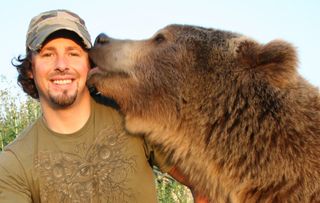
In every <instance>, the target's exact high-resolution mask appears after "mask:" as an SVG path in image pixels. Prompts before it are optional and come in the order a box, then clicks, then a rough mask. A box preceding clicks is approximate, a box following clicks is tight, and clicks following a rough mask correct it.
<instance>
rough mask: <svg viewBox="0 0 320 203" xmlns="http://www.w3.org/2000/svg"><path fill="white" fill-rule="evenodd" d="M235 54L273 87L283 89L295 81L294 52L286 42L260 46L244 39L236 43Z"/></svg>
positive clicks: (275, 41) (295, 63)
mask: <svg viewBox="0 0 320 203" xmlns="http://www.w3.org/2000/svg"><path fill="white" fill-rule="evenodd" d="M236 52H237V55H238V57H239V58H238V59H240V62H241V63H244V65H245V66H246V67H249V69H250V71H253V72H254V73H256V74H257V75H259V76H261V78H264V79H267V80H268V81H269V82H270V83H271V84H272V85H274V86H277V87H285V86H287V84H289V83H291V82H293V81H294V80H295V79H296V75H297V70H296V69H297V65H298V61H297V56H296V50H295V48H294V47H293V46H292V45H291V44H289V43H288V42H285V41H282V40H274V41H271V42H269V43H268V44H265V45H261V44H259V43H257V42H255V41H254V40H248V39H245V40H242V41H240V42H239V43H238V46H237V49H236Z"/></svg>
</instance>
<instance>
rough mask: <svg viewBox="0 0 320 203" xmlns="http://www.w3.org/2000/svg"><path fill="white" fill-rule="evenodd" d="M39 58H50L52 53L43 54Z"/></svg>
mask: <svg viewBox="0 0 320 203" xmlns="http://www.w3.org/2000/svg"><path fill="white" fill-rule="evenodd" d="M41 56H42V57H51V56H53V53H50V52H45V53H42V54H41Z"/></svg>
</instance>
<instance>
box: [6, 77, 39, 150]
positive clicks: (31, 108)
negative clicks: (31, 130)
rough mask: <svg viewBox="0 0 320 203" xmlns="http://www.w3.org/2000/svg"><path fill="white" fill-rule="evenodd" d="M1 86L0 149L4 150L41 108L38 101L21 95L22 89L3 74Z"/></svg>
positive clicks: (35, 116) (36, 115)
mask: <svg viewBox="0 0 320 203" xmlns="http://www.w3.org/2000/svg"><path fill="white" fill-rule="evenodd" d="M0 87H1V89H0V98H1V99H0V150H2V149H3V147H4V146H6V145H7V144H9V143H10V142H11V141H12V140H13V139H14V138H15V137H16V136H17V134H18V133H19V132H21V130H23V129H24V128H26V127H27V126H28V125H29V124H30V123H31V122H33V121H34V120H35V119H36V118H37V117H38V116H39V113H40V108H39V104H38V102H37V101H35V100H33V99H32V98H31V97H25V96H23V95H21V93H20V92H21V90H19V89H17V87H14V86H13V85H12V83H11V82H9V81H7V80H6V78H5V77H3V76H1V77H0Z"/></svg>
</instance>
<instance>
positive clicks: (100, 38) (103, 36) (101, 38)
mask: <svg viewBox="0 0 320 203" xmlns="http://www.w3.org/2000/svg"><path fill="white" fill-rule="evenodd" d="M110 39H111V38H110V37H108V35H106V34H104V33H101V34H99V35H98V36H97V37H96V40H95V41H94V45H98V44H99V45H103V44H107V43H109V42H110Z"/></svg>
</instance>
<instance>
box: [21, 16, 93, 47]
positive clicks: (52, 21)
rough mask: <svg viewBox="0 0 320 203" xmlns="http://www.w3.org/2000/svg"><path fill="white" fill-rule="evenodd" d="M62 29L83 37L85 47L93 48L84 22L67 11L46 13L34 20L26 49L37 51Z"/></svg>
mask: <svg viewBox="0 0 320 203" xmlns="http://www.w3.org/2000/svg"><path fill="white" fill-rule="evenodd" d="M62 29H66V30H70V31H73V32H75V33H76V34H77V35H79V37H81V39H82V40H83V44H84V45H85V47H86V48H88V49H89V48H91V46H92V45H91V38H90V34H89V32H88V30H87V28H86V25H85V22H84V20H82V19H81V18H80V17H79V16H78V15H77V14H75V13H73V12H70V11H67V10H51V11H46V12H43V13H40V14H39V15H37V16H35V17H34V18H32V19H31V21H30V24H29V28H28V32H27V41H26V47H27V48H29V49H30V50H31V51H37V50H39V49H41V46H42V43H43V42H44V41H45V40H46V38H47V37H48V36H49V35H50V34H52V33H53V32H55V31H58V30H62Z"/></svg>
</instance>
